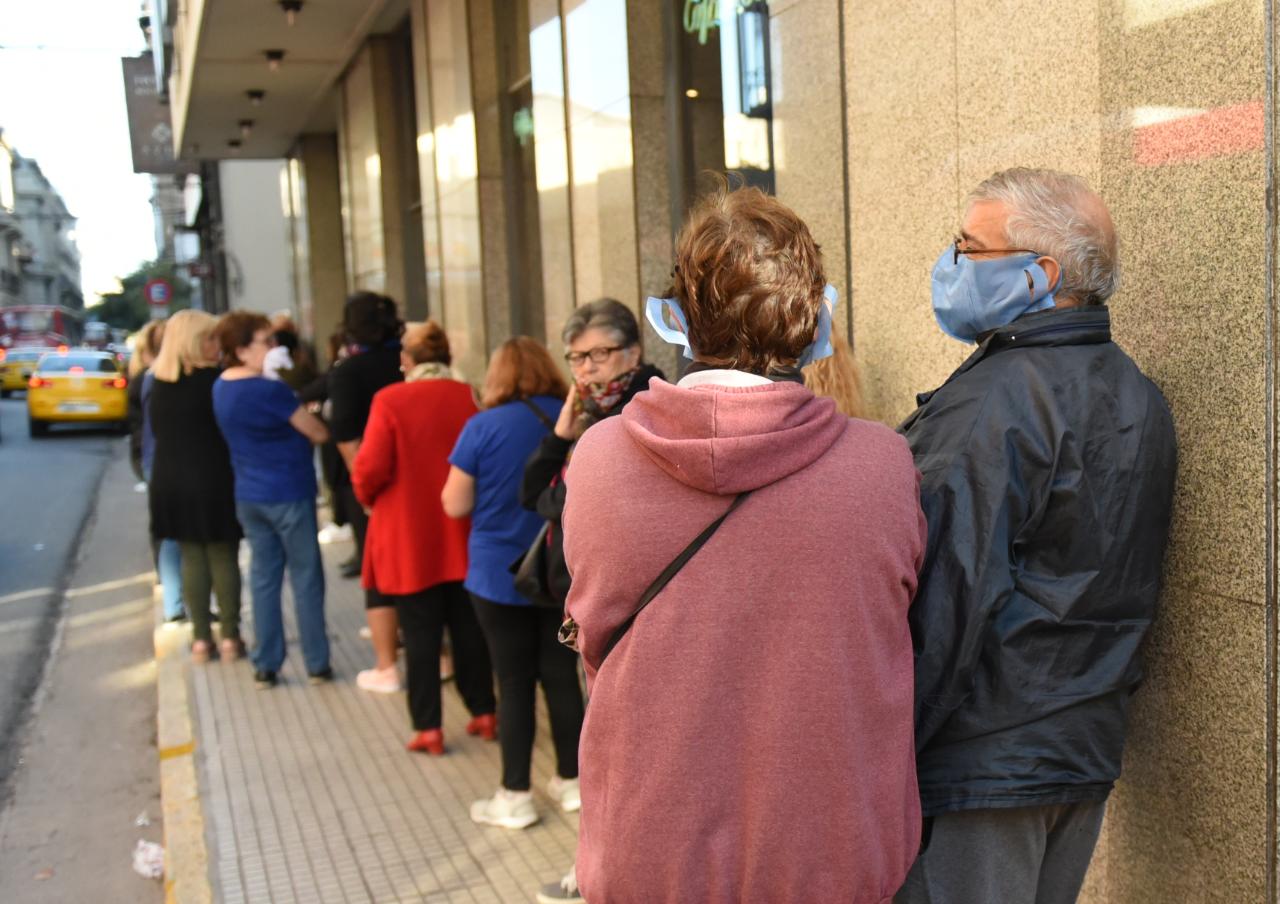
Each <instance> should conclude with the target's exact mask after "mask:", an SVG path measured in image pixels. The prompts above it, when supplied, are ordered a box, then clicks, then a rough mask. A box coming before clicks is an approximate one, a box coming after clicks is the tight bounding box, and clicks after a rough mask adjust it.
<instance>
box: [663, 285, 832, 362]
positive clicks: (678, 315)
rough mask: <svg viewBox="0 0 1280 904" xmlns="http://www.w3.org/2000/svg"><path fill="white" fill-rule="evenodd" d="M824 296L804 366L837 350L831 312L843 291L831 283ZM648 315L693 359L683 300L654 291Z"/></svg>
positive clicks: (665, 336) (802, 356)
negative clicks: (670, 321) (832, 331)
mask: <svg viewBox="0 0 1280 904" xmlns="http://www.w3.org/2000/svg"><path fill="white" fill-rule="evenodd" d="M822 296H823V298H824V299H825V301H824V302H823V304H822V306H821V307H819V308H818V329H817V333H816V334H815V336H814V340H813V341H812V342H810V343H809V344H808V346H806V347H805V350H804V351H802V352H801V353H800V357H799V359H798V360H797V364H798V366H800V367H804V366H806V365H808V364H812V363H813V362H814V361H821V360H822V359H823V358H826V357H828V356H829V355H832V354H834V352H835V349H834V348H832V346H831V315H832V314H833V313H834V312H835V309H836V303H837V302H838V301H839V300H840V293H838V292H837V291H836V287H835V286H833V285H831V283H827V284H826V286H825V287H824V288H823V290H822ZM667 313H669V314H670V315H671V318H672V319H673V320H674V321H675V322H676V323H677V324H679V326H680V329H676V328H675V327H672V326H669V325H668V324H667V321H666V317H665V316H664V315H665V314H667ZM644 316H645V319H646V320H648V321H649V325H650V326H651V327H653V331H654V332H655V333H657V334H658V335H659V336H661V337H662V339H663V341H664V342H668V343H670V344H671V345H679V346H682V347H683V348H684V352H683V354H684V356H685V357H686V358H690V359H691V358H693V348H692V347H691V346H690V345H689V320H688V318H687V317H685V315H684V310H683V309H682V308H681V307H680V302H678V301H676V300H675V299H674V298H654V297H653V296H652V295H651V296H649V300H648V301H647V302H645V307H644Z"/></svg>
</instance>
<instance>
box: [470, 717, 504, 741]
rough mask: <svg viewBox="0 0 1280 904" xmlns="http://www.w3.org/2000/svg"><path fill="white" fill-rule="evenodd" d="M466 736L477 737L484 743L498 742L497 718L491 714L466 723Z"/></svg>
mask: <svg viewBox="0 0 1280 904" xmlns="http://www.w3.org/2000/svg"><path fill="white" fill-rule="evenodd" d="M467 734H469V735H479V736H480V737H481V738H483V739H484V740H486V741H496V740H498V717H497V716H495V715H494V714H493V713H485V714H484V715H483V716H476V717H475V718H474V719H472V720H471V721H470V722H468V723H467Z"/></svg>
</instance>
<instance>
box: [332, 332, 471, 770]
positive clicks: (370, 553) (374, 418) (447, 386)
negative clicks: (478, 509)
mask: <svg viewBox="0 0 1280 904" xmlns="http://www.w3.org/2000/svg"><path fill="white" fill-rule="evenodd" d="M401 359H402V369H403V370H404V371H405V382H404V383H396V384H392V385H390V386H387V387H385V388H383V389H381V390H379V391H378V393H377V394H376V395H375V396H374V397H373V408H372V409H371V411H370V413H369V423H368V426H367V427H366V428H365V433H364V441H363V442H362V443H361V444H360V451H359V453H358V454H357V455H356V460H355V468H354V469H353V471H352V473H351V482H352V486H353V487H354V489H355V492H356V497H357V498H358V499H359V500H360V503H361V504H362V505H364V506H366V507H368V508H370V509H372V514H371V515H370V519H369V532H368V535H367V538H366V546H367V553H366V556H365V564H364V573H363V581H364V586H365V587H366V588H367V589H375V590H377V591H378V592H379V593H382V594H385V595H387V596H388V597H391V598H392V599H394V600H395V606H396V612H397V614H398V615H399V618H400V632H401V635H402V637H403V639H404V648H405V660H406V663H405V664H406V671H407V673H408V674H407V676H406V677H407V679H408V680H407V684H408V688H409V715H410V718H411V719H412V720H413V728H414V732H415V734H414V736H413V738H412V739H411V740H410V741H409V744H408V748H409V749H410V750H414V751H423V752H426V753H432V754H436V755H440V754H442V753H444V735H443V733H442V732H441V730H440V644H441V638H442V637H443V634H444V628H445V626H446V625H448V627H449V636H450V638H451V639H452V644H453V659H454V674H455V675H456V678H457V686H458V692H459V693H460V694H461V695H462V699H463V701H465V703H466V704H467V708H468V709H469V710H471V715H472V717H473V718H472V719H471V722H470V724H468V725H467V732H468V733H469V734H478V735H480V736H482V737H484V738H486V739H487V740H492V739H493V738H494V737H496V736H497V721H496V719H495V717H494V710H495V700H494V695H493V671H492V667H491V665H490V663H489V649H488V647H487V646H486V645H485V640H484V635H483V634H482V633H481V632H480V624H479V622H477V621H476V616H475V610H474V609H472V607H471V599H470V597H469V596H468V595H467V591H466V590H464V589H463V587H462V581H463V579H464V578H465V577H466V576H467V535H468V533H469V532H470V529H471V525H470V522H469V521H468V520H467V519H465V518H464V519H461V520H459V519H454V518H447V517H445V514H444V510H443V509H442V508H441V506H440V491H441V490H442V489H443V488H444V482H445V478H446V477H447V476H448V474H449V462H448V457H449V453H450V451H452V449H453V446H454V443H455V442H456V441H457V439H458V434H459V433H461V432H462V426H463V425H464V424H465V423H466V422H467V420H468V418H470V417H471V416H472V415H473V414H475V413H476V405H475V399H474V397H473V396H472V392H471V387H470V386H468V385H467V384H466V383H462V382H459V381H457V380H455V379H453V375H452V372H451V371H450V370H449V362H450V360H451V359H450V355H449V339H448V337H447V336H446V335H445V332H444V330H443V329H442V328H441V327H440V325H439V324H437V323H435V322H434V321H427V322H426V323H425V324H420V325H417V326H416V327H415V328H413V329H410V330H408V331H406V332H405V335H404V339H403V345H402V351H401Z"/></svg>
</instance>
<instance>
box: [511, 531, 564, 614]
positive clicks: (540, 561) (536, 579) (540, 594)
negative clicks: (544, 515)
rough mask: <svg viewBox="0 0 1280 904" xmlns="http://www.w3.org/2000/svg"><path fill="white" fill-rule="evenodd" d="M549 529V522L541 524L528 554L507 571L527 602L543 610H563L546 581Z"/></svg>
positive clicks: (561, 604) (512, 564)
mask: <svg viewBox="0 0 1280 904" xmlns="http://www.w3.org/2000/svg"><path fill="white" fill-rule="evenodd" d="M550 528H551V522H550V521H546V522H543V525H542V529H541V530H539V531H538V535H537V536H536V537H534V538H533V542H532V543H531V544H529V550H528V552H526V553H525V554H524V555H522V556H521V557H520V558H518V559H516V560H515V561H514V562H512V563H511V566H510V568H509V569H508V570H509V571H510V572H511V573H512V574H513V575H515V585H516V590H517V591H519V593H520V595H521V596H523V597H524V598H525V599H527V600H528V601H529V602H531V603H533V604H534V605H535V606H541V607H542V608H544V609H563V608H564V604H563V603H562V602H561V601H560V600H558V599H556V598H555V596H553V595H552V593H551V584H550V582H549V581H548V580H547V531H548V530H549V529H550Z"/></svg>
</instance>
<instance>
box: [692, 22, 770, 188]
mask: <svg viewBox="0 0 1280 904" xmlns="http://www.w3.org/2000/svg"><path fill="white" fill-rule="evenodd" d="M670 2H671V4H672V6H671V7H670V9H671V12H672V13H673V14H674V15H676V16H677V22H678V30H679V33H680V40H679V41H678V42H677V43H678V48H677V55H678V61H677V65H678V67H679V75H680V79H679V84H680V90H681V91H682V92H683V95H684V96H683V97H677V98H676V102H677V103H678V104H680V107H681V114H682V115H681V125H682V128H683V135H682V142H683V147H682V148H681V149H680V150H681V154H680V157H681V164H682V166H681V169H682V170H683V176H684V186H683V187H684V191H685V201H686V206H687V203H688V202H689V201H692V199H693V198H694V197H695V196H696V194H697V190H698V188H699V186H698V184H697V179H698V177H699V175H700V174H701V173H703V172H705V171H707V170H711V171H713V172H729V173H732V174H736V175H737V176H739V177H740V178H741V180H742V182H744V183H745V184H747V185H754V186H756V187H758V188H760V189H761V190H763V191H766V192H769V193H770V194H772V193H773V192H774V187H775V180H774V168H773V98H772V87H771V75H770V69H769V5H768V3H765V2H760V0H758V2H750V3H747V2H739V3H728V2H724V0H670ZM702 187H703V188H705V186H702Z"/></svg>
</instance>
